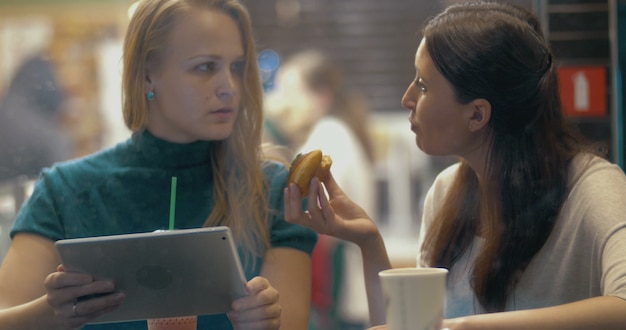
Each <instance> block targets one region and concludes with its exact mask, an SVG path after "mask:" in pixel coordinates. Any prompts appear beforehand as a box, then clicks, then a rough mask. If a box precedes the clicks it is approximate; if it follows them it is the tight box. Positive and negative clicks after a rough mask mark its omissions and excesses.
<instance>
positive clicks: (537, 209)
mask: <svg viewBox="0 0 626 330" xmlns="http://www.w3.org/2000/svg"><path fill="white" fill-rule="evenodd" d="M423 35H424V38H425V40H426V47H427V49H428V52H429V54H430V56H431V58H432V60H433V62H434V64H435V66H436V67H437V69H438V70H439V72H441V74H442V75H443V76H444V77H445V78H446V79H447V80H448V81H449V82H450V83H451V84H452V85H453V86H454V89H455V94H456V98H457V101H458V102H460V103H463V104H466V103H468V102H470V101H472V100H474V99H477V98H484V99H486V100H488V101H489V102H490V104H491V107H492V111H491V119H490V121H489V123H488V127H487V129H488V132H489V137H488V142H487V143H488V146H489V150H488V156H487V160H486V170H485V177H484V178H481V181H480V184H479V181H478V178H477V176H476V173H475V172H474V171H473V170H472V168H471V167H470V166H469V165H468V164H467V163H465V162H464V161H463V160H461V164H460V167H459V172H458V174H457V176H456V178H455V181H454V183H453V186H452V189H451V190H450V193H449V194H448V195H447V197H446V200H445V202H444V204H443V205H446V207H445V208H443V209H441V210H440V211H439V213H438V214H436V218H435V221H434V224H433V227H432V230H430V231H429V232H428V233H427V236H426V239H425V241H424V245H423V246H422V251H423V256H424V257H423V258H424V259H423V261H424V262H425V263H426V264H429V265H434V266H441V267H447V268H450V267H451V266H452V265H453V264H454V263H455V262H456V261H457V260H458V259H459V258H460V256H461V255H462V254H463V253H464V252H465V251H466V250H467V248H468V247H469V246H470V244H471V243H472V241H473V239H474V237H475V236H476V235H479V236H482V237H483V238H484V239H485V240H484V241H485V244H484V245H483V247H482V249H481V251H480V252H479V254H478V256H477V258H476V260H475V262H474V265H473V274H472V276H471V282H470V283H471V285H472V288H473V290H474V293H475V294H476V296H477V298H478V301H479V302H480V304H481V305H482V306H483V307H484V308H485V310H487V311H489V312H495V311H502V310H504V309H505V307H506V302H507V299H508V297H509V296H510V295H511V293H512V292H513V289H514V287H515V285H516V284H517V282H518V280H519V277H520V275H521V274H522V272H523V271H524V270H525V269H526V267H527V266H528V264H529V263H530V261H531V259H532V258H533V257H534V256H535V254H537V252H538V251H539V250H540V249H541V247H542V246H543V245H544V243H545V242H546V240H547V239H548V236H549V235H550V233H551V231H552V229H553V227H554V224H555V221H556V218H557V215H558V213H559V210H560V208H561V205H562V204H563V202H564V200H565V198H566V194H567V177H568V176H567V170H566V169H567V166H568V164H569V161H570V160H571V159H572V158H573V156H574V155H576V153H578V152H579V151H581V150H582V148H583V145H584V143H583V142H584V141H583V139H582V138H581V137H580V135H579V134H578V133H577V132H576V131H575V130H573V129H571V127H570V126H569V125H568V124H567V123H566V122H565V120H564V118H563V116H562V113H561V104H560V98H559V89H558V82H557V75H556V66H555V64H554V63H553V61H552V51H551V49H550V47H549V46H548V44H547V43H546V42H545V40H544V37H543V35H542V33H541V28H540V26H539V22H538V20H537V19H536V17H535V16H534V15H533V14H531V13H529V12H527V11H525V10H523V9H521V8H517V7H512V6H510V5H505V4H496V3H482V2H475V3H471V4H467V3H466V4H460V5H453V6H451V7H449V8H448V9H446V10H445V11H444V12H443V13H441V14H439V15H438V16H436V17H435V18H433V19H432V20H431V21H429V23H428V24H427V25H426V27H425V28H424V30H423Z"/></svg>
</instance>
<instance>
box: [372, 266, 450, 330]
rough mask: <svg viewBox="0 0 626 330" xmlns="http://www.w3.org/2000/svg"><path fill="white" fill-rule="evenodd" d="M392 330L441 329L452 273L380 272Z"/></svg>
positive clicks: (428, 270) (429, 270)
mask: <svg viewBox="0 0 626 330" xmlns="http://www.w3.org/2000/svg"><path fill="white" fill-rule="evenodd" d="M378 275H379V276H380V281H381V285H382V290H383V295H384V299H385V308H386V316H387V326H388V329H389V330H440V329H441V324H442V320H443V314H444V305H445V297H446V279H447V275H448V270H447V269H444V268H394V269H388V270H384V271H381V272H380V273H378Z"/></svg>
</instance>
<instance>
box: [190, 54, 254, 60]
mask: <svg viewBox="0 0 626 330" xmlns="http://www.w3.org/2000/svg"><path fill="white" fill-rule="evenodd" d="M195 59H212V60H222V59H224V57H223V56H220V55H212V54H208V55H207V54H198V55H193V56H191V57H189V58H188V59H187V60H195ZM245 59H246V55H245V54H242V55H239V56H237V57H235V61H241V60H245Z"/></svg>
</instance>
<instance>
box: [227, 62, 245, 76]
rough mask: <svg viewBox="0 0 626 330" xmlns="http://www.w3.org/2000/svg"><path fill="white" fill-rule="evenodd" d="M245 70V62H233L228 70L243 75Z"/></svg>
mask: <svg viewBox="0 0 626 330" xmlns="http://www.w3.org/2000/svg"><path fill="white" fill-rule="evenodd" d="M245 68H246V62H245V61H237V62H234V63H233V64H231V66H230V69H231V70H232V71H233V72H235V73H240V74H241V73H243V71H244V70H245Z"/></svg>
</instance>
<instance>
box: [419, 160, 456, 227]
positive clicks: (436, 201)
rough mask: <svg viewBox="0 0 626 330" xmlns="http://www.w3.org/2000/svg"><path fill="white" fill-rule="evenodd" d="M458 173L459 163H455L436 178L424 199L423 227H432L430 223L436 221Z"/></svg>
mask: <svg viewBox="0 0 626 330" xmlns="http://www.w3.org/2000/svg"><path fill="white" fill-rule="evenodd" d="M458 171H459V163H455V164H452V165H450V166H448V167H447V168H446V169H444V170H443V171H441V172H440V173H439V174H438V175H437V177H436V178H435V180H434V182H433V184H432V185H431V186H430V188H429V189H428V192H427V193H426V197H425V199H424V213H423V217H422V220H423V221H424V224H423V225H425V226H428V225H430V222H431V221H432V220H433V219H434V216H435V214H436V213H437V211H438V210H439V208H440V207H441V205H442V203H443V201H444V199H445V197H446V195H447V194H448V191H449V190H450V186H451V185H452V182H453V181H454V178H455V177H456V174H457V172H458Z"/></svg>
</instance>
